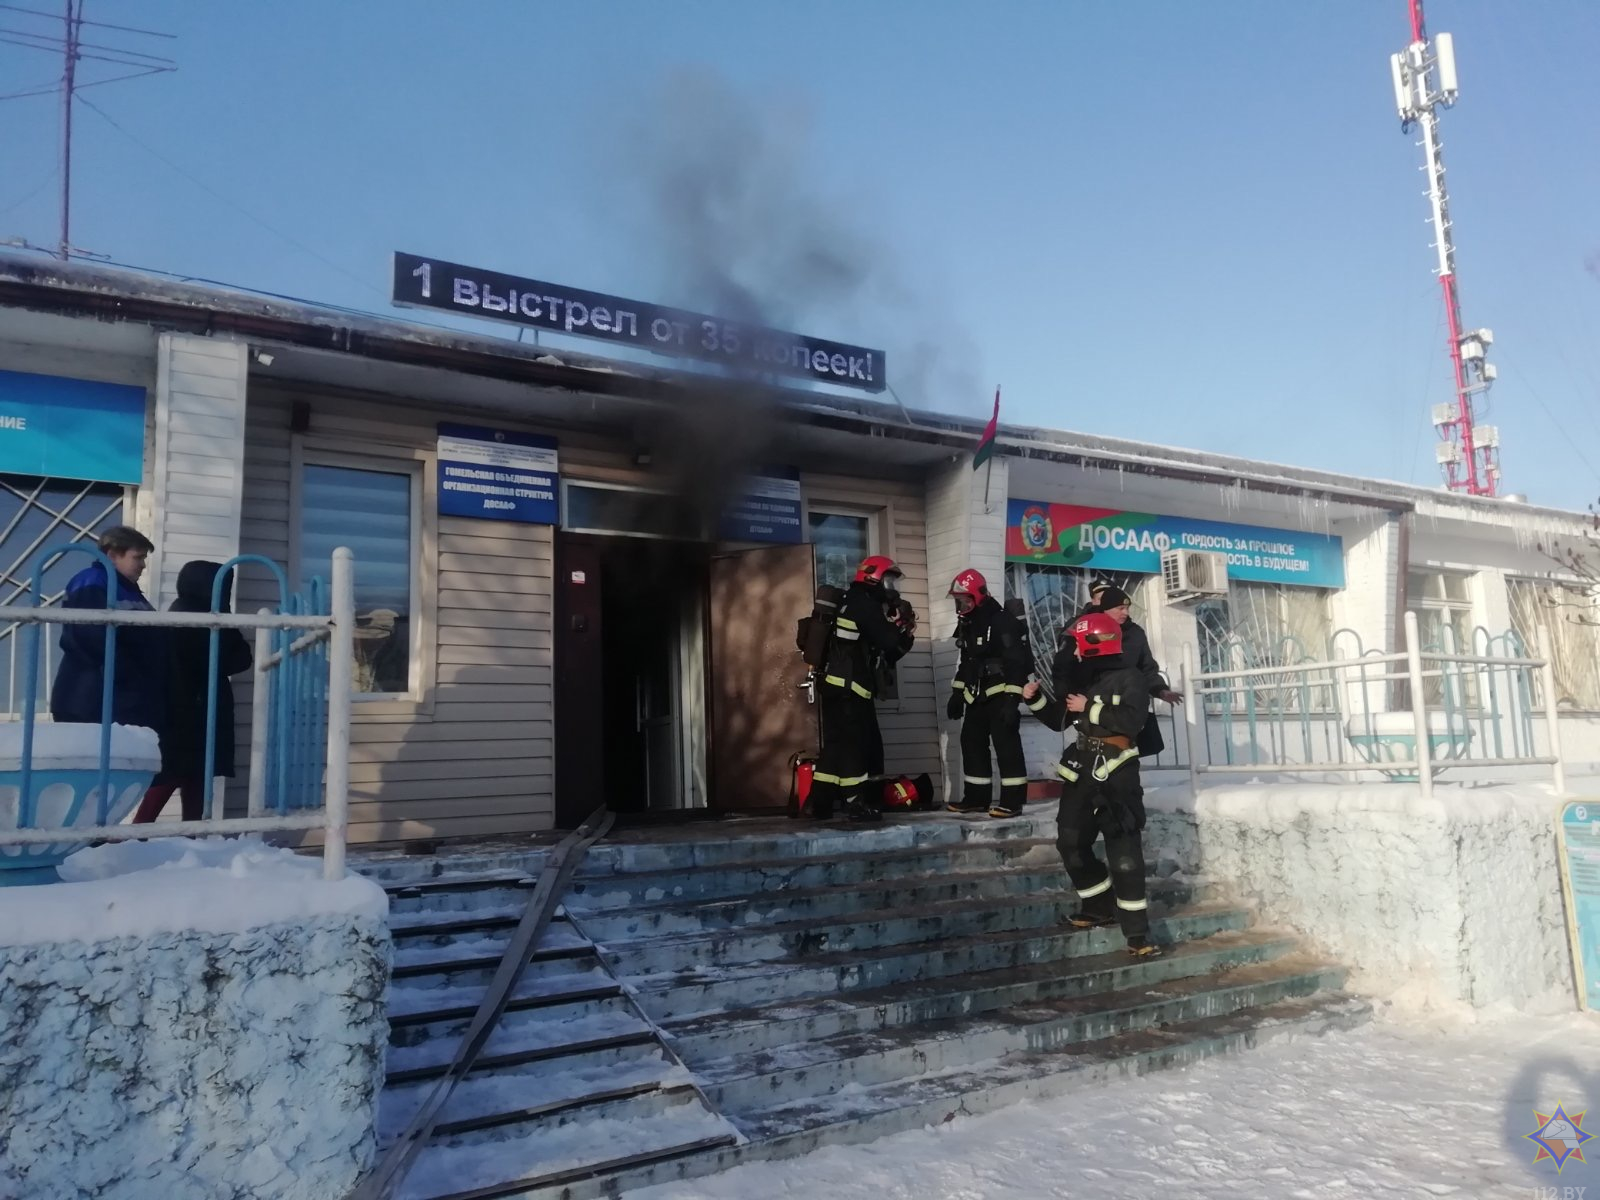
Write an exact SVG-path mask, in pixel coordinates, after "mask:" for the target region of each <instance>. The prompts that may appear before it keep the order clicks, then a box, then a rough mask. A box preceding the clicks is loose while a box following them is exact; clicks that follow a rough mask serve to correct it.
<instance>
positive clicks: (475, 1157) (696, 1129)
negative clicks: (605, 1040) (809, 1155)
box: [397, 1091, 738, 1200]
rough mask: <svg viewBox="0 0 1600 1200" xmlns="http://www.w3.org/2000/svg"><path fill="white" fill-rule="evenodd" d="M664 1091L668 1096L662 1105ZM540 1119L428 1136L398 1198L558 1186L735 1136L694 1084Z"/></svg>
mask: <svg viewBox="0 0 1600 1200" xmlns="http://www.w3.org/2000/svg"><path fill="white" fill-rule="evenodd" d="M663 1099H669V1100H671V1101H673V1102H672V1103H668V1104H665V1105H663V1104H662V1103H661V1102H662V1100H663ZM564 1118H565V1119H564ZM539 1126H540V1127H539V1129H538V1131H537V1133H534V1132H533V1131H524V1133H525V1136H521V1137H518V1138H516V1139H514V1140H507V1141H501V1142H498V1143H494V1144H490V1145H486V1144H485V1143H484V1142H483V1141H482V1140H479V1139H474V1138H470V1137H466V1138H463V1137H457V1138H447V1139H444V1140H443V1141H442V1142H439V1141H435V1142H430V1143H429V1144H428V1146H427V1147H425V1148H424V1149H423V1150H422V1152H421V1153H420V1154H419V1155H418V1157H417V1162H416V1165H415V1166H414V1167H413V1168H412V1169H411V1173H410V1174H409V1175H408V1176H407V1177H406V1180H405V1182H404V1183H403V1184H402V1185H401V1187H400V1189H399V1191H398V1193H397V1200H445V1198H449V1200H494V1198H496V1197H502V1196H518V1195H522V1194H524V1193H525V1192H526V1191H527V1190H529V1188H541V1187H543V1188H557V1189H559V1188H562V1187H564V1186H565V1185H566V1184H568V1183H569V1182H575V1181H578V1180H582V1179H584V1178H592V1177H596V1176H600V1175H604V1174H605V1173H607V1172H608V1171H609V1170H612V1169H616V1168H617V1167H618V1166H619V1165H620V1164H623V1163H627V1162H640V1161H645V1162H660V1161H662V1160H663V1159H665V1158H669V1157H678V1156H683V1155H686V1154H691V1153H696V1152H703V1151H705V1150H707V1149H710V1148H712V1147H716V1146H731V1145H733V1144H734V1143H735V1142H736V1141H737V1140H738V1135H737V1134H736V1133H735V1132H734V1130H733V1128H732V1126H730V1125H729V1124H728V1122H727V1121H725V1120H723V1119H722V1118H721V1117H719V1116H717V1115H716V1114H715V1113H712V1112H709V1111H707V1109H706V1108H705V1106H704V1105H703V1104H701V1103H699V1099H698V1097H696V1096H695V1095H694V1093H693V1092H681V1091H680V1092H676V1093H671V1094H670V1095H669V1094H663V1093H658V1094H657V1095H656V1096H654V1097H651V1098H650V1107H645V1106H643V1105H641V1104H639V1103H638V1102H630V1101H623V1102H622V1103H620V1104H618V1105H615V1106H611V1107H610V1108H609V1109H608V1111H607V1112H606V1113H605V1114H604V1115H595V1114H582V1113H580V1114H577V1116H576V1118H575V1119H573V1114H562V1115H560V1116H557V1117H555V1118H550V1119H546V1120H545V1121H543V1122H540V1123H539ZM619 1151H623V1152H625V1153H624V1154H623V1155H620V1156H619Z"/></svg>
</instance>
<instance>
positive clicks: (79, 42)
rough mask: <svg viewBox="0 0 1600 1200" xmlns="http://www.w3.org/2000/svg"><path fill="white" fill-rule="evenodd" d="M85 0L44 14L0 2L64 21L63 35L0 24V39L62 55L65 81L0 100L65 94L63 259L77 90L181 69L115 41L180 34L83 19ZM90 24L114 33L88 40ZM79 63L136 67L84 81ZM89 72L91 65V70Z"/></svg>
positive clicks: (68, 233)
mask: <svg viewBox="0 0 1600 1200" xmlns="http://www.w3.org/2000/svg"><path fill="white" fill-rule="evenodd" d="M83 5H84V0H64V6H63V7H64V11H63V12H62V13H61V14H60V15H57V14H56V13H50V12H45V11H43V10H41V9H37V8H26V7H23V6H22V5H17V4H6V3H0V16H3V17H5V18H6V19H8V20H10V21H13V22H17V21H20V22H21V23H24V24H25V23H26V22H27V21H28V20H30V19H33V20H39V19H43V20H45V21H49V22H51V23H52V24H51V28H53V27H54V26H55V23H57V22H59V23H60V26H61V32H60V33H53V32H51V33H41V32H39V30H38V29H37V28H34V29H28V28H22V29H16V28H11V27H9V26H0V42H5V43H7V44H8V45H12V46H22V47H24V48H25V49H28V50H44V51H47V52H50V53H54V54H59V55H60V56H61V62H62V71H61V81H60V82H59V83H57V84H53V85H50V86H47V87H38V88H30V89H26V90H24V91H20V92H13V93H11V94H9V95H4V96H0V100H20V99H22V98H23V97H25V96H43V95H48V94H49V93H51V92H60V93H61V237H60V240H59V242H58V243H57V246H56V253H57V254H58V255H59V256H60V257H61V258H63V259H66V258H70V257H71V256H72V251H73V249H74V247H73V245H72V102H73V100H75V99H76V98H77V94H78V93H79V92H81V91H83V90H84V89H85V88H92V87H99V86H101V85H102V84H107V83H121V82H123V81H124V80H128V79H139V78H142V77H143V76H145V75H160V74H164V73H165V72H168V71H176V70H177V69H178V64H177V63H176V62H174V61H173V60H172V59H170V58H164V57H162V56H161V55H159V54H146V53H145V52H144V51H142V50H130V49H128V48H127V47H126V46H122V45H114V44H112V43H113V42H116V41H118V40H125V39H118V38H117V37H116V35H117V34H125V35H132V36H137V37H153V38H167V39H169V40H170V39H172V38H174V37H175V36H176V35H175V34H170V33H160V32H157V31H156V30H153V29H135V28H133V27H132V26H129V25H111V24H108V23H107V22H105V21H86V20H84V17H83ZM85 26H87V27H89V28H90V29H91V30H96V29H103V30H109V31H110V32H108V33H104V34H100V33H91V34H90V36H91V37H94V38H104V39H105V40H104V41H92V42H86V41H84V40H83V30H84V27H85ZM80 63H96V64H98V63H111V64H113V65H115V66H120V67H128V68H132V69H131V70H129V71H126V72H125V73H123V74H121V75H110V76H103V77H101V78H89V79H85V78H83V77H81V76H80V75H79V73H78V72H79V64H80ZM86 71H87V68H86Z"/></svg>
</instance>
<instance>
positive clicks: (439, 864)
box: [350, 840, 550, 888]
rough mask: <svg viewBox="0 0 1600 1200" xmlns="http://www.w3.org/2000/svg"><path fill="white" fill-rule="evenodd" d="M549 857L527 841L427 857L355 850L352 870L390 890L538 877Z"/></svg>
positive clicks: (461, 847)
mask: <svg viewBox="0 0 1600 1200" xmlns="http://www.w3.org/2000/svg"><path fill="white" fill-rule="evenodd" d="M549 857H550V852H549V850H548V849H547V848H545V847H542V846H529V845H528V844H527V843H526V841H525V840H524V841H522V842H521V843H520V844H518V843H517V842H515V841H513V842H512V843H508V844H506V845H504V846H503V847H501V848H499V849H493V848H486V847H484V846H483V844H482V843H478V842H476V840H474V843H472V844H461V843H458V844H456V845H454V846H451V847H440V848H439V849H437V850H435V851H431V852H429V853H426V854H424V853H417V852H414V851H413V852H406V851H388V850H368V849H365V848H362V849H354V850H352V851H351V854H350V867H351V869H352V870H354V871H357V872H359V873H360V874H362V875H365V876H366V877H367V878H368V879H371V880H373V881H374V882H376V883H378V884H380V885H381V886H382V887H384V888H390V887H395V886H407V885H411V884H428V883H433V882H435V881H437V880H440V879H453V878H461V877H464V876H465V877H472V876H484V875H532V876H534V877H537V876H538V874H539V872H540V871H542V870H543V869H544V865H545V863H546V862H547V861H548V860H549Z"/></svg>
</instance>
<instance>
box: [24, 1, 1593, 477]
mask: <svg viewBox="0 0 1600 1200" xmlns="http://www.w3.org/2000/svg"><path fill="white" fill-rule="evenodd" d="M8 2H9V0H8ZM15 2H16V3H18V4H21V5H23V6H24V7H35V8H47V9H54V8H56V7H57V5H56V3H55V0H15ZM87 15H88V16H89V17H90V18H91V19H99V20H104V21H111V22H116V23H121V24H128V25H137V26H144V27H149V28H156V29H162V30H166V31H168V32H171V33H175V34H177V35H178V39H177V40H176V41H175V42H171V43H166V44H164V46H163V45H162V44H153V43H149V44H147V43H144V42H143V41H142V40H141V39H132V38H129V37H128V36H127V35H116V37H117V40H118V41H119V42H122V43H123V44H126V45H130V46H131V45H148V46H149V48H152V49H155V50H157V51H158V52H160V51H161V50H163V49H165V50H166V51H167V52H170V53H172V54H174V55H175V56H176V57H177V58H178V60H179V61H180V62H181V64H182V66H181V70H180V71H178V72H177V73H176V74H173V75H166V76H159V77H154V78H150V79H144V80H139V81H137V82H133V83H127V84H115V85H111V86H107V87H103V88H94V89H92V90H90V91H88V92H86V93H85V96H86V97H87V98H88V99H90V100H92V101H93V102H94V103H95V104H97V105H99V106H100V107H101V108H103V109H104V110H105V111H106V112H107V113H108V114H109V115H110V116H111V117H112V118H113V119H114V120H115V121H116V123H117V124H118V125H119V126H121V129H120V130H119V129H117V128H113V127H112V126H111V125H110V124H108V123H107V122H106V121H105V120H104V119H103V118H102V117H101V116H100V115H99V114H98V113H96V112H93V111H90V110H87V109H83V108H80V110H79V113H78V117H77V120H78V122H79V125H78V128H79V132H80V137H79V140H78V151H77V159H76V168H75V197H76V201H75V204H74V218H73V220H74V227H73V228H74V241H75V242H76V243H77V244H78V245H80V246H83V247H85V248H87V249H90V250H94V251H98V252H101V253H104V254H107V255H109V256H110V257H111V258H112V259H114V260H116V261H119V262H124V263H131V264H135V265H141V266H149V267H155V268H160V269H163V270H169V271H175V272H180V273H185V274H192V275H196V276H202V277H206V278H212V279H217V280H223V281H227V282H232V283H238V284H243V285H246V286H251V287H257V288H262V289H267V290H272V291H279V292H285V293H289V294H292V295H296V296H301V297H305V298H308V299H314V300H321V301H329V302H334V303H340V304H346V305H351V306H354V307H358V308H362V309H367V310H370V311H378V312H384V311H388V310H389V308H388V264H389V255H390V253H391V252H392V251H394V250H397V249H405V250H410V251H413V252H417V253H422V254H428V255H436V256H438V257H441V258H449V259H453V260H455V261H458V262H465V263H469V264H473V265H479V266H485V267H493V268H498V269H501V270H505V271H508V272H512V273H516V274H525V275H529V276H533V277H535V278H540V279H545V280H550V281H554V282H559V283H565V284H570V285H573V286H579V287H587V288H590V289H593V290H597V291H604V292H612V293H616V294H620V295H625V296H637V297H639V298H642V299H650V300H655V301H658V302H662V303H667V304H680V305H684V306H688V307H701V306H704V304H705V303H706V300H707V293H706V283H705V279H706V277H707V274H708V272H709V273H710V274H711V275H713V276H715V275H718V274H724V275H730V276H732V277H734V278H735V279H736V280H738V281H739V282H740V283H741V284H742V285H743V286H746V287H750V288H754V289H755V290H757V291H758V292H760V293H761V295H762V298H763V300H764V302H765V304H766V305H767V306H768V313H769V315H770V316H771V317H772V318H773V319H774V320H775V321H778V320H781V321H782V322H784V323H786V324H788V325H789V326H790V327H794V328H798V329H799V330H800V331H802V332H807V333H813V334H816V335H818V336H823V337H831V338H835V339H838V340H841V341H845V342H852V343H856V344H860V345H867V346H878V347H883V348H885V349H887V350H888V351H889V352H890V355H891V358H890V372H891V377H892V378H893V379H894V381H895V384H896V388H897V390H898V391H899V394H900V396H901V398H902V399H903V400H905V402H906V403H907V404H911V405H920V406H927V407H936V408H943V409H947V410H952V411H956V410H959V411H964V412H967V413H969V414H973V415H978V414H982V413H984V412H985V411H986V409H987V406H988V404H989V401H990V397H991V396H992V392H993V386H994V384H995V383H1001V384H1003V385H1004V388H1005V402H1004V416H1005V419H1007V420H1009V421H1016V422H1022V423H1032V424H1040V425H1049V426H1055V427H1060V428H1067V429H1077V430H1083V431H1087V432H1094V433H1104V434H1115V435H1123V436H1128V437H1135V438H1141V439H1147V440H1151V441H1157V442H1164V443H1170V444H1176V445H1183V446H1191V447H1196V448H1200V449H1210V450H1217V451H1225V452H1229V453H1238V454H1246V455H1250V456H1253V457H1259V458H1264V459H1271V460H1276V461H1282V462H1289V463H1295V464H1300V465H1305V466H1315V467H1321V468H1327V469H1332V470H1338V471H1346V472H1350V473H1353V474H1361V475H1373V476H1380V477H1385V478H1398V479H1404V480H1411V481H1415V482H1420V483H1429V484H1431V483H1434V482H1436V481H1437V478H1438V476H1437V474H1436V471H1435V468H1434V466H1433V433H1432V430H1431V428H1430V427H1429V426H1428V423H1427V414H1428V411H1429V409H1430V407H1431V405H1432V404H1434V403H1437V402H1441V401H1443V400H1446V399H1447V398H1448V387H1449V379H1448V364H1447V362H1446V359H1445V355H1444V332H1443V312H1442V309H1441V306H1440V302H1439V299H1438V287H1437V284H1436V283H1435V281H1434V279H1433V277H1432V275H1431V268H1432V265H1433V261H1434V258H1433V253H1432V251H1431V250H1430V249H1429V242H1430V240H1431V239H1430V235H1429V232H1428V228H1427V226H1426V225H1425V219H1426V216H1427V207H1426V203H1425V201H1424V199H1423V197H1422V195H1421V189H1422V187H1423V180H1422V176H1421V174H1420V171H1419V167H1420V164H1421V155H1420V151H1419V150H1418V149H1417V147H1416V146H1415V145H1414V138H1413V137H1410V136H1403V135H1402V134H1401V133H1400V130H1399V125H1398V121H1397V119H1396V117H1395V115H1394V112H1393V108H1392V101H1391V96H1390V86H1389V79H1388V64H1387V58H1388V55H1389V54H1390V53H1391V52H1392V51H1395V50H1398V49H1400V48H1401V47H1402V45H1403V44H1404V43H1405V41H1406V40H1407V38H1408V35H1409V27H1408V24H1407V19H1406V5H1405V3H1404V2H1403V0H1359V2H1355V3H1334V2H1333V0H1324V2H1310V0H1307V2H1303V3H1297V4H1282V3H1269V2H1267V0H1249V2H1246V0H1213V2H1209V3H1193V2H1177V0H1173V2H1168V3H1160V2H1153V3H1143V4H1136V3H1132V2H1123V3H1117V4H1106V3H1099V4H1091V3H1087V2H1082V3H1080V2H1077V0H1071V2H1067V0H1052V2H1044V0H1039V2H1024V0H1016V2H1011V3H993V4H987V5H978V4H971V3H955V2H954V0H919V2H915V3H913V2H910V0H907V2H903V3H902V2H891V0H873V2H865V0H855V2H854V3H833V2H828V0H817V2H812V3H807V4H778V3H776V2H775V0H743V2H734V0H729V2H723V0H715V2H713V0H675V2H672V3H646V2H645V0H635V2H632V3H616V2H614V3H602V2H593V3H587V4H573V3H562V4H558V3H554V2H539V3H536V2H533V0H525V2H522V3H513V2H511V0H497V2H493V0H492V2H484V3H474V4H470V5H469V4H461V3H453V4H446V3H444V2H443V0H438V2H435V3H421V2H419V0H391V2H386V3H378V2H376V0H338V2H333V3H330V2H328V0H323V2H322V3H316V4H313V3H307V2H303V0H273V2H272V3H270V4H268V3H257V4H248V5H247V4H243V3H226V4H223V3H200V2H199V0H88V8H87ZM0 16H3V20H0V26H6V27H9V28H33V29H44V28H47V27H48V25H47V23H46V22H43V21H39V20H36V19H33V18H29V17H27V16H25V15H23V14H17V13H0ZM1428 21H1429V26H1430V29H1431V30H1433V31H1435V32H1437V31H1441V30H1448V31H1449V32H1451V33H1453V34H1454V35H1455V38H1456V47H1457V58H1458V62H1459V65H1460V76H1461V87H1462V100H1461V103H1460V104H1459V105H1458V106H1457V107H1456V109H1454V110H1453V111H1451V112H1449V113H1447V114H1446V115H1445V118H1444V123H1443V129H1444V145H1445V156H1446V162H1447V164H1448V166H1449V170H1450V174H1449V182H1450V187H1451V192H1452V199H1453V206H1454V212H1453V215H1454V219H1455V228H1456V238H1457V245H1458V251H1459V266H1460V277H1461V290H1462V299H1463V306H1464V315H1465V319H1466V321H1467V323H1468V325H1469V326H1479V325H1486V326H1489V327H1490V328H1492V329H1493V330H1494V332H1495V338H1496V344H1495V348H1494V352H1493V354H1492V357H1493V359H1494V360H1495V361H1496V362H1497V363H1498V365H1499V367H1500V382H1499V384H1498V385H1497V387H1496V389H1495V391H1494V392H1493V394H1492V397H1491V406H1492V407H1491V411H1490V414H1489V415H1488V417H1487V418H1486V419H1487V420H1489V421H1492V422H1494V423H1496V424H1498V425H1499V426H1500V428H1501V430H1502V436H1503V438H1504V443H1505V449H1504V464H1505V488H1504V490H1508V491H1510V490H1515V491H1524V492H1527V493H1529V495H1530V497H1531V498H1532V499H1534V500H1536V501H1539V502H1543V503H1551V504H1560V505H1566V506H1571V507H1583V506H1584V505H1586V504H1587V503H1589V502H1590V501H1591V500H1592V499H1594V498H1595V496H1596V495H1597V494H1600V431H1597V430H1600V422H1597V421H1596V419H1595V418H1596V414H1600V365H1597V362H1596V359H1595V356H1594V353H1593V348H1594V346H1595V344H1596V340H1597V339H1596V335H1597V333H1600V215H1597V214H1600V206H1597V205H1596V203H1595V200H1594V198H1595V196H1596V195H1597V194H1600V163H1597V154H1600V139H1597V138H1595V136H1594V134H1593V124H1594V119H1595V114H1596V113H1600V72H1596V71H1595V70H1594V69H1593V64H1594V63H1595V62H1596V61H1600V5H1596V4H1594V3H1593V2H1592V0H1542V2H1541V3H1540V4H1538V5H1519V6H1511V5H1506V4H1504V3H1494V2H1493V0H1435V2H1434V3H1433V4H1431V5H1430V7H1429V12H1428ZM101 32H102V33H103V32H104V31H101ZM56 68H57V64H56V63H55V62H54V61H53V60H51V59H50V58H49V57H48V56H46V55H43V54H39V53H35V52H31V51H27V50H23V49H20V48H17V47H13V46H6V45H0V92H10V91H16V90H23V89H24V88H26V87H27V86H29V85H32V84H37V83H47V82H48V81H49V79H50V78H51V75H52V73H53V72H54V71H55V70H56ZM105 70H106V71H107V72H109V70H110V68H105ZM57 136H58V103H57V101H56V100H55V98H54V97H37V98H32V99H22V100H12V101H5V102H0V239H4V238H7V237H23V238H27V239H29V240H31V241H33V242H35V243H39V244H44V245H50V244H53V242H54V239H55V227H56V216H55V198H54V191H55V186H56V185H55V182H54V179H55V170H56V164H55V159H56V149H55V140H56V138H57ZM663 163H666V164H668V165H669V166H676V167H677V168H679V169H682V168H684V165H685V164H688V166H689V167H690V168H692V170H691V172H690V173H692V174H697V173H701V172H727V173H728V174H729V177H730V179H731V180H732V186H733V189H734V194H735V196H736V197H737V199H736V200H732V201H728V203H727V207H726V208H725V209H721V208H719V209H717V210H716V211H714V212H712V213H711V214H710V218H711V219H710V223H709V226H708V228H709V233H708V234H707V236H705V237H701V238H698V239H697V238H694V237H691V236H689V231H688V229H687V228H686V225H685V223H684V222H683V221H682V219H681V213H680V210H668V209H665V208H663V206H662V205H660V204H659V203H656V202H655V201H654V200H653V199H652V197H653V196H654V195H655V193H656V192H657V191H658V190H659V189H658V187H657V186H656V184H657V183H658V182H659V181H660V179H661V178H662V175H661V165H662V164H663ZM719 195H722V193H719ZM268 227H270V230H269V228H268ZM819 253H826V254H828V255H829V256H831V261H833V262H834V264H835V265H836V266H838V267H839V268H840V273H839V274H838V275H837V277H830V281H829V282H828V284H827V286H819V287H817V288H814V289H812V288H805V287H798V286H797V285H796V284H795V282H794V281H795V279H796V274H795V270H794V268H795V264H796V263H803V262H810V261H813V259H814V256H815V255H817V254H819ZM808 255H809V256H812V257H808ZM496 328H497V327H494V326H485V329H487V330H494V329H496ZM500 328H503V327H500ZM587 348H588V349H590V350H591V351H596V352H601V353H604V352H605V351H604V348H603V346H601V345H600V344H599V343H589V344H588V346H587Z"/></svg>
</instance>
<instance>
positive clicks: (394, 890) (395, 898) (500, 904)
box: [384, 874, 537, 924]
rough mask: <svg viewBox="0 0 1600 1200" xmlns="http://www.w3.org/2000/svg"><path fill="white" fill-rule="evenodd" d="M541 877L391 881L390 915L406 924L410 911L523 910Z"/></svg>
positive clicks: (469, 877)
mask: <svg viewBox="0 0 1600 1200" xmlns="http://www.w3.org/2000/svg"><path fill="white" fill-rule="evenodd" d="M536 882H537V881H536V880H534V879H533V878H531V877H530V876H527V875H509V874H507V875H486V876H463V877H452V876H445V877H443V878H440V879H435V880H431V881H429V882H427V883H418V884H390V885H389V886H387V887H386V888H385V889H384V890H385V891H386V892H388V893H389V918H390V922H391V923H392V924H402V923H405V922H404V917H405V916H406V914H409V913H414V912H419V911H429V912H461V913H467V912H482V911H488V910H505V909H517V910H520V909H522V908H523V907H525V906H526V905H527V903H528V892H529V891H530V890H531V889H532V888H533V886H534V884H535V883H536Z"/></svg>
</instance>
